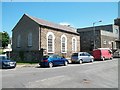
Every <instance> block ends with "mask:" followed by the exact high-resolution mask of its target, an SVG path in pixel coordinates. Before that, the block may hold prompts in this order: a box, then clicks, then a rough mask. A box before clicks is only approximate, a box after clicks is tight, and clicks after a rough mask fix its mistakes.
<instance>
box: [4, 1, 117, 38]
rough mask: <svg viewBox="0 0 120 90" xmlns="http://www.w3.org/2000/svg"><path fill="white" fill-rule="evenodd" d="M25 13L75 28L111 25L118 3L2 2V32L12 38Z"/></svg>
mask: <svg viewBox="0 0 120 90" xmlns="http://www.w3.org/2000/svg"><path fill="white" fill-rule="evenodd" d="M24 13H27V14H29V15H31V16H34V17H37V18H41V19H45V20H48V21H51V22H54V23H61V22H65V23H69V24H71V25H72V26H74V27H75V28H83V27H90V26H92V23H93V22H96V21H99V20H102V22H101V23H96V25H106V24H113V23H114V19H115V18H117V17H118V2H75V3H74V2H3V3H2V30H3V31H7V32H8V33H9V34H10V36H12V32H11V30H12V29H13V28H14V26H15V25H16V24H17V22H18V21H19V20H20V18H21V17H22V15H23V14H24Z"/></svg>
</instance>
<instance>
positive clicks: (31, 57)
mask: <svg viewBox="0 0 120 90" xmlns="http://www.w3.org/2000/svg"><path fill="white" fill-rule="evenodd" d="M41 55H42V54H41V52H39V51H17V52H15V51H14V52H11V55H10V58H11V59H12V60H15V61H18V62H39V61H40V58H41Z"/></svg>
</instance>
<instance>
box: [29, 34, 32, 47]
mask: <svg viewBox="0 0 120 90" xmlns="http://www.w3.org/2000/svg"><path fill="white" fill-rule="evenodd" d="M28 46H32V33H29V34H28Z"/></svg>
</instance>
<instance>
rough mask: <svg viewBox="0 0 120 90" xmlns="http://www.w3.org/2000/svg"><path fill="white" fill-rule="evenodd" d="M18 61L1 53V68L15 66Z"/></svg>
mask: <svg viewBox="0 0 120 90" xmlns="http://www.w3.org/2000/svg"><path fill="white" fill-rule="evenodd" d="M15 67H16V61H13V60H10V59H8V57H7V56H6V55H0V68H1V69H4V68H15Z"/></svg>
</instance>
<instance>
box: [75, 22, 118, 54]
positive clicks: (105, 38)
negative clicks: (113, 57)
mask: <svg viewBox="0 0 120 90" xmlns="http://www.w3.org/2000/svg"><path fill="white" fill-rule="evenodd" d="M94 28H95V32H94ZM77 32H78V33H79V34H80V44H81V48H80V49H81V51H87V52H91V51H92V50H93V49H96V48H111V49H116V48H117V46H118V45H116V44H117V43H116V40H118V39H119V27H118V26H117V25H112V24H111V25H104V26H95V27H88V28H79V29H77ZM94 42H95V43H94Z"/></svg>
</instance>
